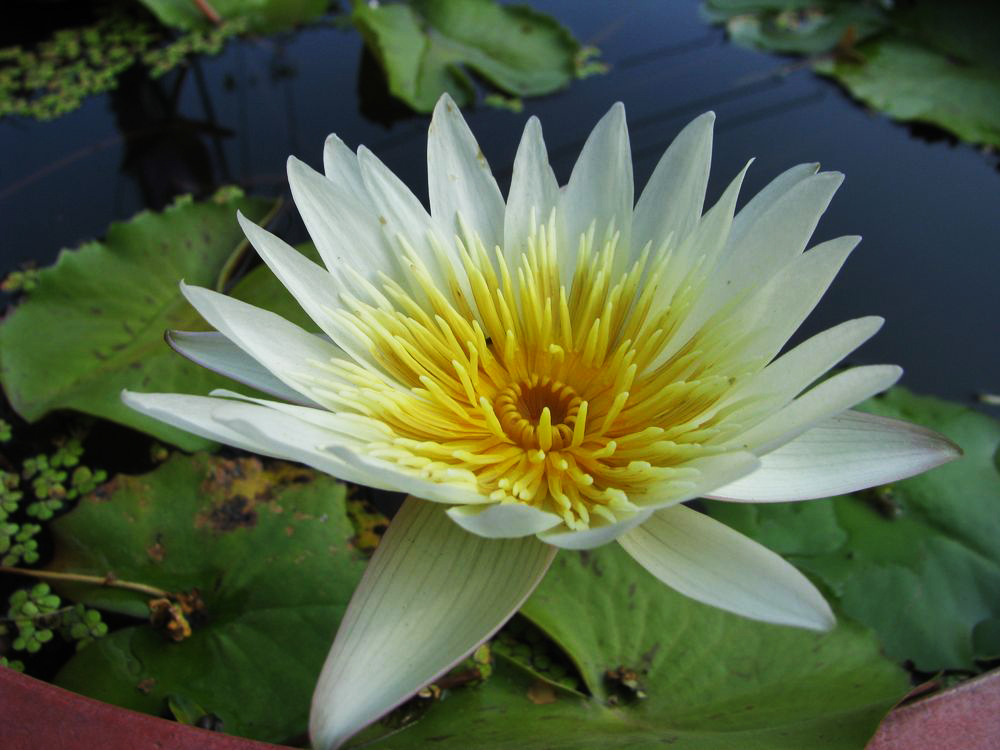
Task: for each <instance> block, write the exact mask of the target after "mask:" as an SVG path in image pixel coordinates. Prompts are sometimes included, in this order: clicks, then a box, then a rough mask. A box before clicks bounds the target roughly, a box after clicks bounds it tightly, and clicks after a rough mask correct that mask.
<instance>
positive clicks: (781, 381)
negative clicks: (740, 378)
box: [730, 316, 885, 408]
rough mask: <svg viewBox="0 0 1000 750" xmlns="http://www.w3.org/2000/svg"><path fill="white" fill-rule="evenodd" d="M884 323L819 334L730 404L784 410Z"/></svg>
mask: <svg viewBox="0 0 1000 750" xmlns="http://www.w3.org/2000/svg"><path fill="white" fill-rule="evenodd" d="M884 322H885V321H884V320H883V319H882V318H879V317H877V316H870V317H866V318H857V319H855V320H848V321H846V322H844V323H841V324H840V325H838V326H834V327H833V328H828V329H827V330H825V331H822V332H821V333H817V334H816V335H815V336H813V337H811V338H809V339H807V340H806V341H803V342H802V343H801V344H799V345H798V346H796V347H795V348H794V349H792V350H791V351H789V352H788V353H786V354H783V355H781V356H780V357H779V358H778V359H776V360H774V361H773V362H772V363H771V364H769V365H768V366H767V367H765V368H764V369H763V370H761V371H760V372H759V373H758V374H757V375H755V376H754V377H753V378H751V379H749V380H748V381H747V383H746V385H745V386H743V387H740V388H737V389H735V390H734V391H733V393H732V396H731V397H730V398H731V400H740V399H745V398H748V397H754V398H756V397H765V398H767V404H768V405H769V406H771V407H772V408H778V407H781V406H784V405H785V404H787V403H788V402H789V401H791V400H792V399H793V398H795V397H796V396H797V395H799V393H801V392H802V390H803V389H804V388H806V387H807V386H809V385H811V384H812V383H813V382H815V381H816V380H817V379H818V378H819V377H820V376H821V375H823V374H824V373H826V372H828V371H829V370H830V368H832V367H833V366H834V365H836V364H837V363H838V362H840V360H842V359H843V358H844V357H846V356H847V355H848V354H850V353H851V352H853V351H854V350H855V349H857V348H858V347H859V346H861V345H862V344H863V343H864V342H865V341H867V340H868V339H869V338H871V337H872V336H874V335H875V333H876V332H877V331H878V330H879V328H881V327H882V324H883V323H884Z"/></svg>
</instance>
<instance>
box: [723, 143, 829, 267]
mask: <svg viewBox="0 0 1000 750" xmlns="http://www.w3.org/2000/svg"><path fill="white" fill-rule="evenodd" d="M818 171H819V164H816V163H812V164H798V165H796V166H794V167H792V168H791V169H786V170H785V171H784V172H782V173H781V174H779V175H778V176H777V177H775V178H774V179H773V180H771V181H770V182H769V183H768V184H767V185H766V186H765V187H764V189H763V190H761V191H760V192H759V193H757V194H756V195H755V196H753V198H751V199H750V200H749V201H747V204H746V205H745V206H743V208H741V209H740V212H739V213H738V214H736V218H735V219H733V230H732V232H731V233H730V240H731V243H732V245H733V247H737V246H739V244H740V242H741V241H742V239H743V237H744V235H745V234H746V232H747V231H748V230H749V229H750V228H751V227H753V225H754V224H755V223H756V221H757V219H758V218H760V216H761V215H763V214H765V213H767V211H769V210H770V208H771V207H772V206H773V205H774V204H775V202H776V201H778V200H779V199H780V198H781V197H782V196H783V195H784V194H785V193H787V192H788V191H789V190H791V189H792V188H794V187H795V186H796V185H797V184H798V183H800V182H801V181H802V180H805V179H807V178H809V177H812V176H813V175H814V174H816V172H818Z"/></svg>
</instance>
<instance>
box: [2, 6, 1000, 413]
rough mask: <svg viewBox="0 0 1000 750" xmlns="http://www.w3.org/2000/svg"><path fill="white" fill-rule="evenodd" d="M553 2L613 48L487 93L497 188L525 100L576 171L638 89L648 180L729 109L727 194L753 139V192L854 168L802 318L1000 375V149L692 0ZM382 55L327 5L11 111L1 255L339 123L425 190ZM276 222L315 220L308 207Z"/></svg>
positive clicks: (250, 163)
mask: <svg viewBox="0 0 1000 750" xmlns="http://www.w3.org/2000/svg"><path fill="white" fill-rule="evenodd" d="M538 6H539V7H540V8H541V9H543V10H545V11H546V12H549V13H551V14H553V15H554V16H556V17H557V18H559V19H560V20H561V21H562V22H563V23H565V24H566V25H567V26H568V27H569V28H571V29H572V31H573V32H574V33H575V35H576V36H577V37H578V38H579V39H580V40H581V41H582V42H583V43H585V44H595V45H597V46H599V47H600V48H601V49H602V51H603V57H604V59H605V60H606V61H607V62H609V63H610V65H611V70H610V72H609V73H608V74H607V75H604V76H594V77H591V78H588V79H586V80H583V81H578V82H576V83H574V84H573V86H572V87H571V88H570V89H568V90H567V91H565V92H562V93H560V94H557V95H554V96H550V97H544V98H541V99H537V100H525V109H524V112H523V113H522V114H519V115H518V114H513V113H510V112H507V111H502V110H494V109H490V108H488V107H483V106H479V107H477V108H475V109H473V110H470V111H469V112H468V113H467V115H468V119H469V120H470V125H471V126H472V129H473V131H474V132H475V133H476V135H477V137H478V138H479V139H480V143H481V144H482V145H483V149H484V151H485V153H486V155H487V157H488V158H489V159H490V161H491V164H492V165H493V167H494V171H495V172H496V173H497V176H498V180H499V181H500V183H501V187H502V188H504V189H506V183H508V182H509V179H510V167H511V163H512V161H513V156H514V153H515V150H516V146H517V141H518V139H519V137H520V131H521V128H522V126H523V123H524V120H525V119H526V118H527V117H528V116H529V115H532V114H535V115H538V116H539V117H540V118H541V121H542V124H543V126H544V130H545V138H546V141H547V143H548V145H549V148H550V151H551V155H552V163H553V166H554V168H555V170H556V173H557V175H558V176H559V177H560V179H562V180H565V179H566V178H567V177H568V176H569V172H570V169H571V168H572V164H573V160H574V159H575V157H576V154H577V153H578V151H579V147H580V146H581V145H582V142H583V140H584V139H585V138H586V135H587V134H588V133H589V132H590V129H591V127H592V126H593V124H594V123H595V122H596V120H597V119H598V118H599V117H600V116H601V115H602V114H603V113H604V111H606V109H607V108H608V106H610V104H611V103H612V102H614V101H616V100H622V101H624V102H625V105H626V109H627V111H628V114H629V121H630V126H631V137H632V146H633V151H634V154H635V159H636V163H635V174H636V180H637V183H638V184H640V185H641V184H643V183H644V182H645V180H646V179H647V178H648V176H649V174H650V173H651V172H652V169H653V167H654V166H655V160H656V159H657V158H658V157H659V155H660V154H661V153H662V151H663V149H664V147H665V146H666V144H667V143H669V141H670V140H671V138H672V137H673V135H674V134H675V133H676V132H677V131H678V130H679V129H680V128H681V127H682V126H683V125H684V124H685V123H686V122H687V121H688V120H689V119H690V118H692V117H693V116H695V115H697V114H699V113H700V112H702V111H704V110H706V109H715V110H716V112H717V114H718V130H717V139H716V145H715V157H714V165H713V174H712V180H711V183H710V186H709V194H710V196H717V195H718V194H719V193H720V192H721V189H722V187H723V186H724V185H725V184H726V183H727V182H728V181H729V179H730V178H731V176H732V175H733V174H735V173H736V172H737V171H738V170H739V169H740V168H741V167H742V166H743V164H744V163H745V161H746V159H747V158H749V157H751V156H757V157H758V158H757V162H756V163H755V164H754V166H753V167H752V169H751V171H750V173H749V175H748V178H747V180H746V186H745V188H744V193H745V194H748V195H749V194H753V193H755V192H756V191H758V190H759V189H760V188H761V187H762V186H763V185H764V184H765V183H766V182H767V181H768V180H770V179H771V178H772V177H773V176H774V175H776V174H777V173H778V172H780V171H782V170H783V169H785V168H787V167H788V166H791V165H792V164H795V163H799V162H803V161H820V162H822V163H823V165H824V167H826V168H830V169H838V170H841V171H843V172H845V173H846V174H847V181H846V183H845V185H844V187H843V188H842V189H841V191H840V193H839V194H838V196H837V197H836V198H835V199H834V202H833V204H832V206H831V208H830V211H829V212H828V214H827V215H826V217H825V218H824V220H823V222H822V223H821V225H820V228H819V230H818V232H817V237H816V239H817V241H819V240H823V239H827V238H829V237H832V236H837V235H841V234H861V235H863V236H864V237H865V241H864V242H863V243H862V245H861V246H860V248H859V249H858V250H857V251H856V252H855V254H854V256H853V257H852V258H851V259H850V260H849V262H848V264H847V266H846V267H845V269H844V271H843V272H842V273H841V275H840V277H839V278H838V279H837V281H836V282H835V283H834V286H833V288H832V289H831V291H830V292H829V293H828V294H827V295H826V297H824V300H823V302H822V303H821V305H820V307H819V308H818V309H817V311H816V312H815V313H814V315H813V316H812V318H811V319H810V320H809V321H808V322H807V324H806V326H805V327H804V328H803V330H802V332H801V335H809V334H810V333H814V332H816V331H818V330H820V329H822V328H825V327H828V326H830V325H833V324H835V323H837V322H840V321H841V320H844V319H846V318H852V317H858V316H861V315H867V314H872V313H877V314H882V315H884V316H885V317H886V318H887V319H888V321H889V323H888V324H887V326H886V329H885V330H884V331H883V332H882V333H880V334H879V335H878V336H877V337H876V338H875V339H874V341H873V342H871V343H870V344H868V345H867V346H866V347H865V348H864V349H862V350H861V351H860V352H859V353H858V356H857V358H858V360H859V361H865V362H877V361H886V362H898V363H901V364H903V365H904V366H905V367H906V369H907V375H906V377H905V378H904V381H903V382H904V383H905V384H908V385H910V386H911V387H914V388H916V389H918V390H922V391H925V392H932V393H937V394H940V395H944V396H948V397H952V398H957V399H963V400H968V399H969V398H970V397H971V396H972V394H974V393H977V392H981V391H987V390H993V391H995V390H997V389H998V388H1000V366H998V364H1000V363H998V352H997V347H996V343H995V341H996V339H997V326H996V321H997V319H998V312H1000V311H998V308H997V304H996V302H995V301H994V300H995V299H996V294H995V288H994V287H995V285H996V279H997V278H1000V252H997V250H998V249H1000V248H998V247H997V245H998V241H1000V210H998V205H997V203H998V201H997V196H998V195H1000V174H998V173H997V171H996V170H995V166H996V163H997V160H996V157H995V156H989V155H984V154H983V153H981V152H979V151H977V150H976V149H974V148H972V147H969V146H959V145H955V144H953V143H950V142H947V141H939V142H928V141H927V140H923V139H920V138H915V137H913V135H912V134H911V133H910V131H908V130H907V128H905V127H902V126H898V125H895V124H892V123H889V122H888V121H886V120H885V119H884V118H881V117H878V116H875V115H871V114H869V113H867V112H865V111H863V110H862V109H861V108H859V107H858V106H856V105H854V104H853V103H851V102H850V101H849V100H848V99H847V98H846V97H845V96H844V95H843V94H841V92H840V91H839V90H838V89H837V88H836V87H835V86H834V85H833V84H831V83H829V82H828V81H825V80H822V79H819V78H817V77H815V76H813V75H812V74H811V73H810V72H808V71H807V70H804V69H802V68H800V67H797V66H795V65H789V64H788V62H787V61H786V60H782V59H779V58H775V57H771V56H768V55H763V54H760V53H755V52H751V51H748V50H744V49H740V48H737V47H734V46H732V45H730V44H728V43H727V42H726V41H725V39H724V37H723V34H722V32H721V31H720V30H718V29H713V28H709V27H708V26H707V25H706V24H705V22H704V21H703V20H702V19H701V18H700V17H699V15H698V12H697V6H696V4H695V3H689V4H680V3H663V2H662V1H661V0H646V2H632V3H627V4H624V3H600V4H597V3H588V4H585V5H580V4H577V3H575V2H570V0H561V1H560V2H546V3H538ZM377 74H378V71H377V68H376V66H375V65H374V63H373V61H372V60H371V59H370V58H368V57H367V53H364V52H363V51H362V45H361V42H360V39H359V38H358V36H357V34H355V33H354V32H351V31H343V30H339V29H336V28H332V27H313V28H310V29H305V30H303V31H300V32H298V33H296V34H290V35H284V36H278V37H268V38H262V39H247V40H241V41H238V42H233V43H230V44H229V46H228V47H227V48H226V50H225V52H224V54H222V55H220V56H219V57H216V58H208V59H202V60H201V61H200V62H199V63H198V64H196V65H194V66H192V67H191V68H189V69H188V70H186V71H183V72H175V73H174V74H171V76H167V77H165V78H163V79H161V80H158V81H149V80H146V79H145V78H144V77H143V76H142V74H141V72H140V71H133V72H132V73H130V75H129V76H127V77H126V78H125V79H123V80H122V82H121V85H120V88H119V89H118V90H117V91H116V92H114V93H113V94H110V95H107V96H102V97H97V98H94V99H92V100H90V101H88V102H87V104H85V106H84V107H83V108H81V109H80V110H78V111H77V112H75V113H73V114H71V115H69V116H67V117H65V118H62V119H60V120H57V121H55V122H51V123H34V122H27V121H5V122H0V232H2V236H3V237H4V238H5V242H4V246H3V262H2V264H3V266H4V267H6V268H11V267H14V266H16V265H17V264H18V263H19V262H21V261H23V260H26V259H36V260H38V261H39V262H40V263H43V264H44V263H47V262H50V261H51V259H52V258H53V257H54V255H55V252H56V251H57V249H58V248H60V247H64V246H75V245H77V244H79V243H80V242H82V241H84V240H86V239H88V238H90V237H94V236H98V235H100V234H102V233H103V231H104V230H105V228H106V226H107V224H108V222H110V221H113V220H117V219H124V218H128V217H129V216H130V215H132V214H134V213H135V212H136V211H138V210H140V209H142V208H143V207H154V208H156V207H160V206H162V205H164V204H165V203H167V202H168V201H169V200H170V198H171V197H172V196H173V195H174V194H176V193H179V192H192V193H195V194H198V195H203V194H206V193H209V192H211V191H212V190H213V189H214V188H215V187H216V186H218V185H220V184H225V183H231V182H236V183H238V184H240V185H242V186H244V187H245V188H246V189H248V190H251V191H256V192H263V193H267V194H285V195H287V187H286V184H285V177H284V163H285V159H286V157H287V155H288V154H290V153H294V154H296V155H297V156H299V157H300V158H302V159H304V160H305V161H307V162H308V163H310V164H311V165H313V166H315V167H320V166H321V163H322V144H323V140H324V138H325V136H326V135H327V134H328V133H329V132H331V131H335V132H337V133H338V134H339V135H340V136H341V137H342V138H343V139H344V140H345V141H346V142H347V143H349V144H353V145H356V144H359V143H364V144H366V145H367V146H369V147H370V148H372V149H373V150H374V151H375V152H376V153H377V154H378V155H379V156H380V157H381V158H382V159H383V160H384V161H385V162H386V163H387V164H388V166H389V167H390V168H391V169H393V171H395V172H396V173H397V174H399V175H400V177H401V178H402V179H403V180H404V181H405V182H406V183H407V184H409V185H411V186H412V187H413V188H414V189H415V191H416V192H417V193H418V195H420V196H421V197H422V198H426V188H425V187H424V186H425V184H426V156H425V152H424V149H425V144H426V140H425V138H426V125H427V119H426V118H424V117H420V116H415V115H413V114H412V113H410V112H409V111H408V110H405V109H404V108H402V107H401V105H399V104H398V103H397V102H395V101H394V100H393V99H391V98H390V97H389V96H388V94H387V91H386V87H385V83H384V81H382V80H381V79H380V78H377V77H376V76H377ZM292 214H294V212H292ZM278 231H279V233H280V234H281V235H282V236H284V237H287V238H290V239H292V240H301V239H304V238H305V233H304V231H303V230H302V228H301V226H299V225H297V224H293V225H292V226H287V227H280V228H279V230H278Z"/></svg>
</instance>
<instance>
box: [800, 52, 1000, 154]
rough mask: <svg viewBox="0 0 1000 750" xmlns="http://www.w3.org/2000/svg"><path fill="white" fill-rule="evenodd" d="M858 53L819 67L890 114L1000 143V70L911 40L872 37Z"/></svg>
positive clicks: (980, 140)
mask: <svg viewBox="0 0 1000 750" xmlns="http://www.w3.org/2000/svg"><path fill="white" fill-rule="evenodd" d="M856 54H857V55H858V56H859V59H858V61H854V60H850V59H847V60H842V61H825V62H822V63H820V64H819V65H817V68H816V69H817V70H818V71H819V72H821V73H825V74H826V75H830V76H833V77H834V78H836V79H837V80H838V81H839V82H840V83H842V84H843V85H844V87H846V88H847V90H848V91H849V92H851V95H853V96H854V97H856V98H858V99H860V100H861V101H863V102H864V103H865V104H868V105H869V106H871V107H874V108H875V109H877V110H880V111H882V112H885V113H886V114H887V115H889V116H890V117H894V118H896V119H898V120H907V121H919V122H926V123H930V124H932V125H937V126H938V127H941V128H944V129H945V130H950V131H951V132H953V133H954V134H955V135H957V136H958V137H959V138H961V139H962V140H965V141H970V142H972V143H986V144H992V145H994V146H1000V68H994V67H990V66H986V65H978V64H975V63H968V62H964V61H960V60H956V59H955V58H953V57H951V56H949V55H948V54H946V53H943V52H938V51H936V50H934V49H929V48H926V47H923V46H922V45H918V44H913V43H911V42H910V41H908V40H906V39H885V40H873V41H871V42H869V43H866V44H864V45H861V46H860V47H858V48H857V50H856Z"/></svg>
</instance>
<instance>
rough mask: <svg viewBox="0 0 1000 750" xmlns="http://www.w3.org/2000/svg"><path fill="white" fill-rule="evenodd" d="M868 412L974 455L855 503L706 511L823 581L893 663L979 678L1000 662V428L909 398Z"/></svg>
mask: <svg viewBox="0 0 1000 750" xmlns="http://www.w3.org/2000/svg"><path fill="white" fill-rule="evenodd" d="M864 408H865V409H866V410H867V411H871V412H874V413H876V414H881V415H883V416H889V417H897V418H901V419H907V420H909V421H912V422H916V423H918V424H922V425H925V426H927V427H931V428H933V429H936V430H938V431H940V432H941V433H943V434H945V435H947V436H948V437H949V438H951V439H952V440H953V441H955V442H956V443H957V444H958V445H959V446H961V448H962V450H963V451H964V452H965V455H964V457H962V458H961V459H959V460H957V461H954V462H952V463H950V464H946V465H945V466H942V467H939V468H937V469H934V470H933V471H930V472H928V473H926V474H922V475H920V476H917V477H913V478H912V479H907V480H905V481H902V482H898V483H895V484H892V485H887V486H885V487H881V488H877V489H875V490H871V491H867V492H864V493H859V494H857V495H853V496H842V497H836V498H832V499H828V500H815V501H809V502H806V503H782V504H775V505H737V504H735V503H721V502H706V507H707V509H708V512H709V513H710V514H711V515H713V516H714V517H716V518H718V519H719V520H722V521H724V522H726V523H728V524H730V525H731V526H733V527H735V528H737V529H738V530H740V531H742V532H743V533H745V534H747V535H749V536H751V537H754V538H755V539H757V540H758V541H760V542H761V543H763V544H765V545H767V546H769V547H770V548H771V549H774V550H775V551H777V552H779V553H781V554H783V555H785V556H786V557H788V559H789V560H790V561H791V562H793V563H795V564H796V565H797V566H799V567H800V568H801V569H802V570H803V571H805V572H807V573H810V574H811V575H813V576H814V577H817V578H819V580H820V581H821V582H822V583H823V584H825V586H826V588H827V591H828V593H829V594H830V595H831V596H832V598H833V599H834V600H835V602H836V604H837V606H838V608H839V610H840V612H841V613H843V614H845V615H847V616H848V617H851V618H853V619H855V620H858V621H860V622H862V623H865V624H866V625H869V626H870V627H872V628H874V629H875V630H876V631H877V633H878V635H879V637H880V638H881V640H882V643H883V644H884V647H885V650H886V653H887V654H888V655H889V656H890V657H891V658H893V659H895V660H897V661H899V662H904V661H909V662H912V664H913V665H914V666H915V667H916V668H917V669H919V670H921V671H926V672H932V671H936V670H940V669H961V670H974V669H976V661H977V660H985V659H990V658H994V657H995V656H997V654H998V653H1000V627H998V623H1000V599H998V598H997V592H998V591H1000V473H998V470H997V465H996V462H995V457H996V455H997V450H998V447H1000V423H998V422H997V421H996V420H994V419H991V418H990V417H987V416H985V415H983V414H979V413H977V412H974V411H972V410H970V409H967V408H965V407H963V406H961V405H959V404H953V403H948V402H946V401H941V400H939V399H935V398H928V397H921V396H916V395H914V394H912V393H910V392H909V391H907V390H906V389H904V388H894V389H893V390H891V391H890V392H889V393H887V394H886V395H885V396H883V397H881V398H877V399H873V400H871V401H869V402H867V403H866V404H865V406H864ZM804 530H810V531H808V532H807V533H803V532H804Z"/></svg>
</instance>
